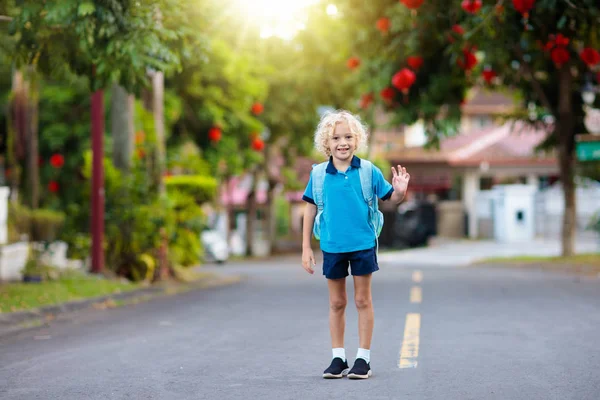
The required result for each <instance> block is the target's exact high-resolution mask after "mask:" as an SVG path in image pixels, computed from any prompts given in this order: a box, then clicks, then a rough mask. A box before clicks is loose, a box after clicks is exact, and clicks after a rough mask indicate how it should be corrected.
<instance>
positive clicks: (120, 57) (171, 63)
mask: <svg viewBox="0 0 600 400" xmlns="http://www.w3.org/2000/svg"><path fill="white" fill-rule="evenodd" d="M188 7H191V5H188V4H187V3H182V2H179V1H176V0H155V1H145V2H139V1H116V0H107V1H104V0H102V1H101V0H95V1H78V2H38V1H33V0H29V1H27V0H25V1H20V2H19V3H18V7H17V8H15V9H14V11H12V12H13V15H10V17H12V21H11V22H10V27H9V33H10V34H11V35H12V36H13V37H14V40H15V53H14V60H15V63H16V65H17V66H20V65H25V66H27V67H28V68H35V69H36V70H39V71H41V72H44V73H47V74H48V75H52V76H64V75H66V74H69V73H73V74H75V75H78V76H85V77H87V78H88V82H89V84H90V90H91V91H92V92H94V95H93V96H92V109H93V111H92V121H94V115H96V116H97V118H96V119H95V121H96V124H102V123H103V120H104V116H103V108H102V91H101V90H102V89H104V88H107V87H109V86H110V85H112V84H113V83H118V84H120V85H122V86H124V87H125V88H126V89H127V90H128V91H133V90H135V89H139V88H140V87H141V86H143V85H145V84H147V83H148V79H147V71H148V69H152V70H156V71H168V70H171V69H173V68H177V67H178V66H179V57H178V55H177V54H176V53H175V52H174V51H172V50H171V49H170V46H169V44H170V43H172V42H176V41H177V40H178V38H179V37H180V35H181V34H182V32H183V30H184V29H185V28H186V27H188V26H190V25H189V23H188V21H187V14H186V11H187V10H188ZM94 110H95V111H94ZM92 132H95V134H94V135H95V139H94V141H93V142H94V143H95V144H96V145H95V146H94V163H93V164H94V168H93V170H94V173H93V176H94V178H93V179H92V186H93V190H92V200H93V201H92V204H94V205H93V206H92V207H93V210H92V221H93V227H92V229H93V238H94V239H93V246H92V260H93V266H92V269H93V270H94V271H100V270H101V269H102V268H103V261H102V260H103V257H102V235H103V226H104V218H103V213H104V207H103V204H104V203H103V197H102V196H101V187H102V179H103V164H102V162H103V152H102V150H103V145H102V136H103V128H102V126H100V125H95V126H93V127H92ZM94 135H93V136H94ZM30 158H31V155H30ZM94 227H95V228H94Z"/></svg>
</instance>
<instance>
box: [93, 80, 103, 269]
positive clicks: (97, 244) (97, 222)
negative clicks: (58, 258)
mask: <svg viewBox="0 0 600 400" xmlns="http://www.w3.org/2000/svg"><path fill="white" fill-rule="evenodd" d="M91 112H92V192H91V196H92V221H91V225H92V272H93V273H100V272H102V270H103V269H104V251H103V246H102V243H103V242H104V164H103V159H104V143H103V139H104V137H103V136H104V92H103V91H102V90H96V91H95V92H94V93H93V94H92V101H91Z"/></svg>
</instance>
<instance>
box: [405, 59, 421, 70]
mask: <svg viewBox="0 0 600 400" xmlns="http://www.w3.org/2000/svg"><path fill="white" fill-rule="evenodd" d="M406 61H407V63H408V65H409V66H410V67H411V68H412V69H414V70H418V69H419V68H421V66H422V65H423V57H419V56H410V57H408V58H407V60H406Z"/></svg>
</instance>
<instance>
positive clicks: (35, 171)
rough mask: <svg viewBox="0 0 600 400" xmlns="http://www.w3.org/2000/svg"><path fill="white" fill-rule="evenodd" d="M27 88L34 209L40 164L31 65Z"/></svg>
mask: <svg viewBox="0 0 600 400" xmlns="http://www.w3.org/2000/svg"><path fill="white" fill-rule="evenodd" d="M27 70H28V71H27V72H28V73H27V75H28V78H29V79H28V85H27V86H28V89H29V93H28V96H27V147H28V151H27V153H28V157H27V164H28V167H27V169H28V171H27V176H28V183H29V195H30V204H29V205H30V206H31V208H33V209H36V208H38V207H39V206H40V166H39V158H40V153H39V143H38V127H39V118H38V105H39V99H40V95H39V92H40V91H39V79H38V76H37V74H36V73H35V70H34V68H33V67H31V66H30V67H28V68H27Z"/></svg>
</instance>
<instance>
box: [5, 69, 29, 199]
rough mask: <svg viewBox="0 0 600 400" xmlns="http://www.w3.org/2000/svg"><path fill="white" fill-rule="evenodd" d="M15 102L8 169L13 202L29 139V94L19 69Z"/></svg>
mask: <svg viewBox="0 0 600 400" xmlns="http://www.w3.org/2000/svg"><path fill="white" fill-rule="evenodd" d="M12 91H13V101H12V110H11V113H10V114H11V122H12V123H11V129H10V133H11V134H12V135H11V136H10V138H9V139H10V144H9V146H8V150H9V151H10V153H9V157H8V160H7V161H8V167H9V168H10V171H11V173H10V186H11V191H10V197H11V200H12V201H13V202H17V201H18V192H19V187H20V183H21V176H22V173H21V164H20V162H21V161H22V160H23V158H25V155H26V138H27V129H26V128H27V113H26V111H27V93H26V91H25V81H24V78H23V73H22V72H21V71H19V70H17V69H15V70H14V71H13V77H12Z"/></svg>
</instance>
